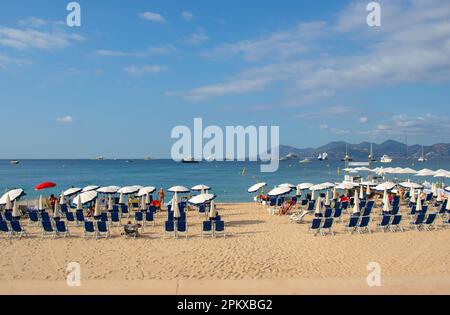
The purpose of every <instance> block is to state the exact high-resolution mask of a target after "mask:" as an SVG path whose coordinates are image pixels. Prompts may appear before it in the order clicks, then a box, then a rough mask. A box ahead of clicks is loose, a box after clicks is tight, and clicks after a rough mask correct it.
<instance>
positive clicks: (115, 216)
mask: <svg viewBox="0 0 450 315" xmlns="http://www.w3.org/2000/svg"><path fill="white" fill-rule="evenodd" d="M115 224H117V225H118V226H120V224H121V222H120V214H119V212H111V226H114V225H115Z"/></svg>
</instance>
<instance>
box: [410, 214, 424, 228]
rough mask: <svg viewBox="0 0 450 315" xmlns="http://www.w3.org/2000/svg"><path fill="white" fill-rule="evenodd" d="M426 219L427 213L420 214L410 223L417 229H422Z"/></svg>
mask: <svg viewBox="0 0 450 315" xmlns="http://www.w3.org/2000/svg"><path fill="white" fill-rule="evenodd" d="M424 221H425V214H418V215H417V216H416V218H415V219H414V220H413V221H411V222H410V225H411V226H413V227H414V228H415V229H416V230H417V231H420V228H421V227H422V225H423V222H424Z"/></svg>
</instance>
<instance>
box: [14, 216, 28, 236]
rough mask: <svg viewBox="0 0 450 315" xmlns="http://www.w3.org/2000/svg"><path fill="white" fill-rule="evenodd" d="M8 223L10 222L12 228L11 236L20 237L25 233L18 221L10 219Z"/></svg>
mask: <svg viewBox="0 0 450 315" xmlns="http://www.w3.org/2000/svg"><path fill="white" fill-rule="evenodd" d="M10 224H11V230H12V235H13V236H17V237H19V238H21V237H22V236H26V235H27V232H26V231H25V230H24V229H23V228H22V226H21V225H20V221H17V220H12V221H11V222H10Z"/></svg>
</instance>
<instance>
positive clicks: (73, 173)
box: [0, 160, 450, 202]
mask: <svg viewBox="0 0 450 315" xmlns="http://www.w3.org/2000/svg"><path fill="white" fill-rule="evenodd" d="M375 165H376V166H380V165H381V164H379V163H376V164H375ZM383 166H391V167H397V166H400V167H412V168H414V169H417V170H420V169H423V168H430V169H433V170H436V169H440V168H443V169H447V170H450V161H449V160H433V161H428V162H426V163H417V162H415V161H406V160H405V161H397V162H394V163H392V164H390V165H383ZM244 168H245V175H242V171H243V170H244ZM338 168H340V169H343V168H345V166H344V163H343V162H340V161H326V162H319V161H313V162H311V163H308V164H300V163H299V162H298V160H295V161H283V162H280V168H279V170H278V171H277V172H275V173H260V164H259V163H254V162H245V163H244V162H202V163H198V164H182V163H176V162H174V161H172V160H152V161H144V160H134V161H133V162H131V163H127V162H126V161H124V160H105V161H96V160H22V161H20V164H19V165H11V164H10V162H9V160H0V192H1V193H3V192H5V191H6V190H7V189H12V188H18V187H20V188H23V189H24V190H25V192H26V193H27V198H34V197H36V196H37V195H38V194H39V192H36V191H34V187H35V186H36V185H37V184H39V183H40V182H43V181H53V182H55V183H57V185H58V186H57V187H56V188H54V189H50V190H47V191H45V193H46V194H50V193H54V194H57V195H59V194H60V193H61V191H62V190H65V189H67V188H70V187H72V186H75V187H81V188H82V187H85V186H87V185H99V186H109V185H117V186H128V185H142V186H155V187H158V188H160V187H163V188H164V189H167V188H169V187H171V186H174V185H183V186H187V187H192V186H194V185H197V184H205V185H208V186H211V187H212V188H213V190H212V192H213V193H215V194H217V195H218V201H219V202H243V201H250V200H251V198H252V196H251V195H249V194H248V193H247V188H248V187H249V186H251V185H253V184H254V183H256V181H265V182H267V183H268V184H269V188H271V187H274V186H275V185H278V184H282V183H285V182H289V183H292V184H298V183H302V182H311V183H322V182H325V181H331V182H335V181H342V179H343V174H344V172H342V171H341V175H340V176H339V175H338ZM362 175H364V174H362ZM415 180H416V181H423V178H415ZM448 182H450V180H448ZM448 182H447V184H449V183H448Z"/></svg>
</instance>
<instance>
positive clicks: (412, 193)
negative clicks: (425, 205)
mask: <svg viewBox="0 0 450 315" xmlns="http://www.w3.org/2000/svg"><path fill="white" fill-rule="evenodd" d="M409 195H410V198H409V201H410V202H411V203H416V201H417V199H416V190H415V189H414V188H413V187H411V191H410V192H409Z"/></svg>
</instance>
